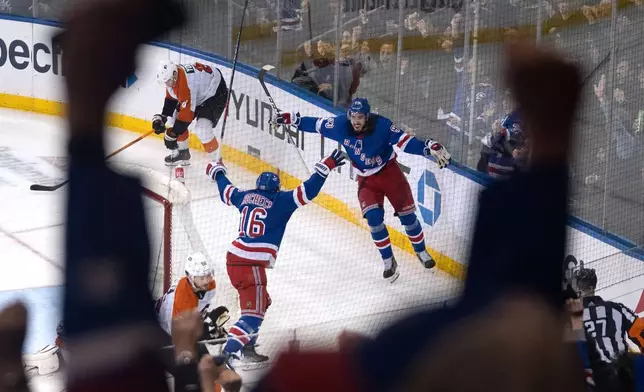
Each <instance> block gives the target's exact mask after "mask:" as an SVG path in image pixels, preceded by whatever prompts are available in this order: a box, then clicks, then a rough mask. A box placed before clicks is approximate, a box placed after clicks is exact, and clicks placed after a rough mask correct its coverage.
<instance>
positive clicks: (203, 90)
mask: <svg viewBox="0 0 644 392" xmlns="http://www.w3.org/2000/svg"><path fill="white" fill-rule="evenodd" d="M177 71H178V74H179V75H178V76H177V82H176V83H175V85H174V87H166V98H168V99H176V100H177V101H179V106H178V111H179V112H178V114H176V119H177V120H180V121H184V122H187V123H190V122H192V120H194V118H195V110H196V109H197V106H199V105H201V104H203V103H204V102H206V100H207V99H208V98H210V97H213V96H214V95H215V93H216V92H217V89H218V88H219V84H220V83H222V81H223V79H222V75H221V72H220V71H219V70H218V69H217V68H214V69H213V68H212V67H210V66H209V65H205V64H202V63H192V64H179V65H178V66H177Z"/></svg>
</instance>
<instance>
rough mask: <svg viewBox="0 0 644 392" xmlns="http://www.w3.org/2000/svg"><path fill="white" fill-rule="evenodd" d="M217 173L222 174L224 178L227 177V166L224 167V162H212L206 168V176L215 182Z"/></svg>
mask: <svg viewBox="0 0 644 392" xmlns="http://www.w3.org/2000/svg"><path fill="white" fill-rule="evenodd" d="M217 173H222V174H223V175H224V176H225V175H226V166H224V162H223V161H222V160H219V161H218V162H215V161H212V162H210V163H209V164H208V166H206V175H207V176H208V177H210V179H212V180H215V179H216V178H217Z"/></svg>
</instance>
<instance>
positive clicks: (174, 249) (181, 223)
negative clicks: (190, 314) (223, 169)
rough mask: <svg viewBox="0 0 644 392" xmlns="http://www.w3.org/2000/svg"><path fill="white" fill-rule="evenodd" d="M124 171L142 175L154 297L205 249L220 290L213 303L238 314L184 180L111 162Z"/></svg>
mask: <svg viewBox="0 0 644 392" xmlns="http://www.w3.org/2000/svg"><path fill="white" fill-rule="evenodd" d="M111 165H112V166H113V168H114V169H115V170H117V171H119V172H121V173H124V174H129V175H132V176H135V177H138V178H139V179H140V180H141V183H142V186H143V190H142V195H143V202H144V208H145V212H146V218H147V226H148V235H149V241H150V255H151V265H150V276H149V285H150V291H151V293H152V296H153V298H154V299H155V300H156V299H158V298H160V297H161V296H163V294H165V293H166V292H167V291H168V290H169V289H170V288H171V287H172V286H173V285H174V284H176V283H177V281H178V280H179V279H181V278H182V277H183V276H185V261H186V259H187V257H188V256H189V255H190V254H192V253H195V252H201V253H203V254H204V255H205V256H206V258H207V259H208V261H209V262H210V264H211V265H212V267H213V269H214V275H215V276H214V277H215V281H216V284H217V292H216V295H215V298H214V299H213V303H212V304H211V306H219V305H225V306H226V307H227V308H228V309H229V310H230V311H231V316H234V315H235V313H236V312H235V310H236V309H237V308H238V300H237V297H236V295H235V290H234V289H233V288H232V286H231V285H230V284H229V283H228V277H227V275H226V271H225V270H224V269H223V268H222V267H221V266H219V265H218V264H217V263H216V262H215V261H214V260H213V259H212V257H211V255H210V252H208V250H207V249H206V246H205V245H204V242H203V240H202V237H201V234H200V233H199V231H198V230H197V227H196V226H195V224H194V220H193V211H192V208H191V201H192V194H191V192H190V190H189V189H188V187H186V186H185V185H184V184H183V183H182V182H181V181H178V180H176V179H173V178H171V177H170V176H169V175H167V174H164V173H161V172H159V171H156V170H154V169H150V168H147V167H143V166H140V165H136V164H130V163H121V162H116V163H111Z"/></svg>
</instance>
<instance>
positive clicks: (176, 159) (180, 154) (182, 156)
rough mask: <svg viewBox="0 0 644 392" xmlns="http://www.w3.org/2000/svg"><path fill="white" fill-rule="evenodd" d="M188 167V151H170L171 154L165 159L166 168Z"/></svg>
mask: <svg viewBox="0 0 644 392" xmlns="http://www.w3.org/2000/svg"><path fill="white" fill-rule="evenodd" d="M179 164H181V165H184V166H188V165H189V164H190V150H188V149H185V150H179V149H177V150H172V153H170V155H168V156H167V157H165V165H166V166H177V165H179Z"/></svg>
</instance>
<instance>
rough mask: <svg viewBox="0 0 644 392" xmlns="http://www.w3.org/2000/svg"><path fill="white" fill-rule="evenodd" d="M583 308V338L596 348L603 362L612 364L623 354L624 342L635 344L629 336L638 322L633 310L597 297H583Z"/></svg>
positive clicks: (625, 348)
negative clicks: (584, 333)
mask: <svg viewBox="0 0 644 392" xmlns="http://www.w3.org/2000/svg"><path fill="white" fill-rule="evenodd" d="M583 304H584V313H583V318H582V320H583V323H584V330H585V331H586V338H587V339H588V340H589V344H591V345H594V346H595V349H596V350H595V351H596V352H597V355H598V356H599V359H600V360H601V361H602V362H606V363H611V362H613V361H614V360H616V359H617V358H618V357H619V356H620V355H622V354H623V353H625V352H626V351H627V350H628V343H627V340H629V341H631V342H633V343H636V342H634V341H633V340H632V339H631V338H630V337H629V336H628V331H629V330H630V329H631V327H632V326H633V323H634V322H635V320H636V319H637V315H635V313H633V311H632V310H630V309H629V308H627V307H626V306H624V305H622V304H620V303H617V302H611V301H604V300H603V299H602V298H601V297H599V296H589V297H584V298H583ZM636 344H637V343H636Z"/></svg>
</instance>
